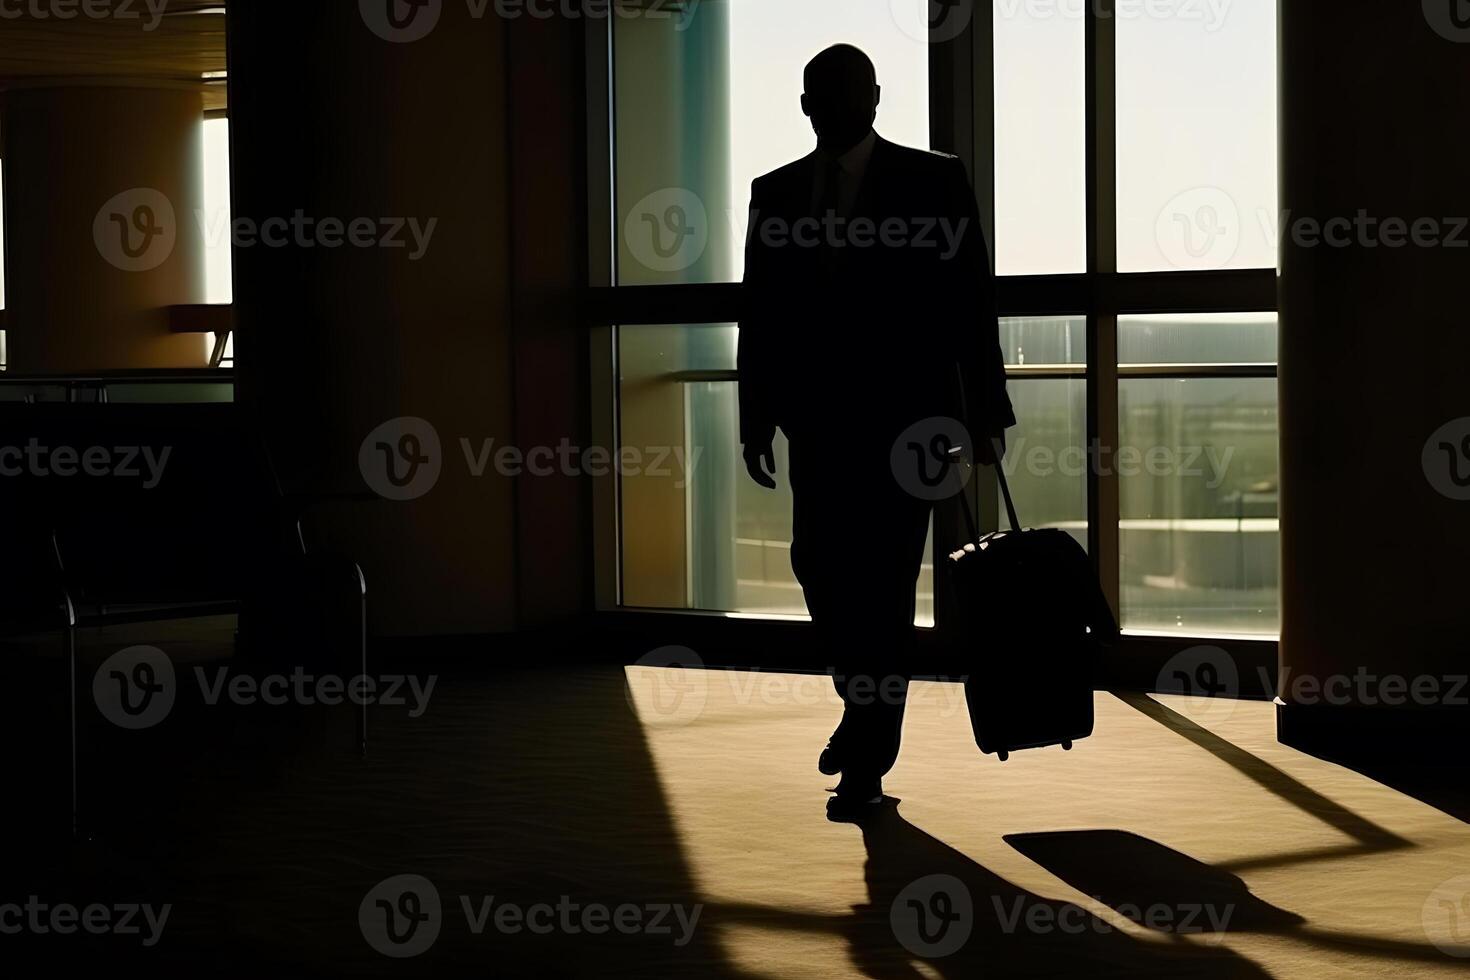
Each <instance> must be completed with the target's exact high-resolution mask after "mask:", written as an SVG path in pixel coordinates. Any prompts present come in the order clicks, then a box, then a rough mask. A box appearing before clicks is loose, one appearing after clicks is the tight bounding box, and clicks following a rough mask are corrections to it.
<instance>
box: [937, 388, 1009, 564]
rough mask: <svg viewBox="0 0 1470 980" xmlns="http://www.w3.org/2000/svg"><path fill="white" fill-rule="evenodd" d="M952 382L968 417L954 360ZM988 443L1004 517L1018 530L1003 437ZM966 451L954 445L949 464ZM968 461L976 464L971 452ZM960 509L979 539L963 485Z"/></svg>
mask: <svg viewBox="0 0 1470 980" xmlns="http://www.w3.org/2000/svg"><path fill="white" fill-rule="evenodd" d="M954 382H955V387H956V391H957V392H958V394H959V400H960V413H961V417H962V418H966V419H968V418H969V417H970V404H969V400H968V398H967V396H966V393H965V376H964V372H963V371H961V370H960V365H959V362H955V366H954ZM970 437H971V438H972V439H973V438H975V434H974V433H973V432H972V433H970ZM990 445H991V448H992V449H993V450H994V453H993V455H994V456H995V476H996V479H998V480H999V481H1000V494H1001V497H1002V498H1004V500H1005V502H1006V517H1008V518H1009V519H1010V522H1011V530H1012V531H1016V532H1020V530H1021V519H1020V518H1019V517H1017V516H1016V502H1015V501H1014V500H1012V499H1011V485H1010V484H1009V483H1007V482H1006V468H1005V443H1004V441H1003V437H1002V438H995V437H992V438H991V440H990ZM968 451H969V450H968V447H965V446H955V447H953V448H952V449H950V451H949V455H950V458H951V465H954V464H955V463H958V462H959V461H960V460H961V459H963V458H964V456H965V454H966V453H967V452H968ZM970 463H971V465H972V466H973V465H978V462H977V461H976V460H975V458H974V456H973V454H971V459H970ZM960 509H961V510H962V511H963V512H964V515H965V526H966V528H967V529H968V530H969V532H970V540H971V541H979V540H980V529H979V528H978V527H977V526H976V525H975V512H974V511H972V510H970V498H969V496H968V495H967V494H966V493H965V488H964V487H961V488H960Z"/></svg>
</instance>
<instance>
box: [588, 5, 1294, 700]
mask: <svg viewBox="0 0 1470 980" xmlns="http://www.w3.org/2000/svg"><path fill="white" fill-rule="evenodd" d="M958 2H963V3H971V4H973V6H974V8H975V16H972V17H971V18H970V19H969V22H968V25H967V26H966V28H965V30H964V31H963V32H962V33H961V34H959V35H958V36H957V37H953V38H949V39H943V40H940V39H931V42H930V45H929V84H930V131H931V145H932V146H933V148H934V149H937V150H943V151H945V152H949V153H953V154H955V155H957V156H959V157H960V158H961V159H962V160H963V161H964V163H965V164H966V166H967V168H968V169H969V171H970V174H971V178H972V181H973V183H974V185H975V186H976V187H977V188H985V187H988V188H991V191H992V192H991V193H990V194H982V195H980V196H981V200H980V202H979V203H980V211H981V220H982V223H983V224H984V226H985V233H986V239H987V241H989V242H991V243H992V246H993V243H994V241H995V235H994V231H995V211H994V181H995V146H994V104H995V82H994V56H993V40H994V39H993V23H992V18H991V16H989V12H990V6H989V4H983V3H978V2H975V0H958ZM1085 7H1086V13H1085V49H1086V50H1085V57H1086V65H1085V95H1084V98H1085V126H1086V133H1085V140H1086V156H1085V172H1086V208H1087V214H1086V235H1087V269H1086V271H1085V272H1080V273H1065V274H1056V275H1022V276H1001V277H997V279H996V294H997V311H996V312H997V315H998V316H1000V317H1029V316H1076V317H1085V318H1086V323H1087V328H1086V349H1087V363H1086V365H1085V366H1084V365H1077V366H1076V367H1075V368H1058V367H1055V366H1042V367H1036V368H1028V367H1016V366H1012V367H1011V368H1009V369H1008V374H1009V376H1010V377H1012V378H1016V379H1021V378H1036V377H1071V378H1078V379H1085V381H1086V384H1087V398H1086V404H1087V420H1086V430H1085V431H1086V436H1087V440H1088V445H1089V446H1112V447H1116V446H1118V441H1119V428H1120V422H1119V418H1118V407H1119V405H1118V401H1119V384H1120V382H1121V381H1123V380H1127V379H1130V378H1139V377H1160V376H1167V377H1170V378H1226V379H1228V378H1275V377H1276V376H1277V369H1276V365H1275V364H1270V365H1262V364H1181V365H1169V366H1167V367H1160V366H1157V365H1134V366H1127V365H1124V366H1120V365H1119V364H1118V358H1117V346H1118V343H1117V342H1118V319H1119V317H1120V316H1129V315H1143V314H1167V313H1173V314H1202V313H1275V312H1277V283H1276V278H1277V274H1276V270H1275V269H1225V270H1210V271H1179V272H1135V273H1120V272H1118V271H1117V234H1118V221H1117V197H1116V166H1117V128H1116V127H1117V117H1116V100H1117V86H1116V75H1115V60H1114V59H1115V55H1116V33H1115V32H1116V24H1117V21H1116V18H1115V17H1114V16H1113V14H1114V0H1093V2H1091V3H1088V4H1086V5H1085ZM586 40H587V44H586V53H587V79H588V103H587V104H588V109H589V111H588V114H587V116H588V119H587V146H588V171H589V181H588V228H589V232H590V233H589V241H588V260H589V266H588V267H589V270H590V272H589V283H588V294H587V297H586V303H585V305H584V311H585V323H586V326H587V328H588V333H589V345H590V352H591V364H592V385H593V392H592V395H593V404H594V406H595V407H594V419H593V432H594V435H595V437H596V439H597V441H598V443H599V444H602V445H607V446H616V445H618V420H617V414H618V413H617V405H616V378H617V376H618V364H617V331H618V329H619V327H618V325H619V324H693V323H724V322H736V321H738V320H739V319H740V285H739V284H738V283H707V284H687V285H668V286H617V285H616V281H617V280H616V274H615V269H614V263H615V256H616V247H615V243H616V234H617V231H616V218H615V214H616V212H615V207H614V206H615V200H614V186H615V185H614V177H615V174H614V172H613V167H614V163H613V160H614V145H613V138H614V134H615V129H616V126H615V118H614V104H613V95H614V93H613V88H612V81H611V80H612V77H613V76H612V69H613V59H614V57H615V50H614V38H613V32H612V24H611V22H610V20H604V21H596V22H589V23H588V25H587V36H586ZM994 261H995V248H994V247H992V248H991V262H992V269H993V268H994ZM731 375H732V380H733V372H731ZM1093 462H1094V464H1095V463H1096V462H1097V461H1096V460H1094V461H1093ZM1104 462H1105V461H1104ZM1115 471H1116V467H1113V466H1100V465H1090V466H1089V467H1088V473H1087V501H1088V504H1087V518H1088V545H1089V553H1090V555H1091V557H1092V561H1093V565H1094V568H1095V570H1096V572H1097V574H1098V579H1099V581H1100V582H1101V584H1102V587H1103V591H1104V593H1105V594H1106V596H1107V598H1108V601H1109V603H1110V604H1111V605H1112V607H1113V610H1114V612H1115V613H1119V612H1121V610H1120V608H1119V606H1120V590H1121V584H1120V552H1119V544H1120V542H1119V517H1120V487H1119V480H1118V476H1117V474H1116V472H1115ZM981 472H982V478H981V479H978V480H976V481H975V485H976V493H977V495H978V504H979V507H980V514H981V515H982V518H983V521H982V523H983V524H984V525H985V526H986V528H987V529H994V527H995V524H994V521H995V517H994V516H993V515H995V514H996V512H997V509H998V508H997V507H996V506H995V502H996V499H997V497H998V491H997V488H996V486H995V480H994V477H993V476H991V477H989V478H988V479H986V478H983V474H985V473H990V472H991V471H989V470H982V471H981ZM593 507H594V522H593V523H594V528H595V537H596V541H595V542H594V553H595V557H594V565H595V567H596V578H597V587H596V596H597V603H598V609H599V611H607V612H611V611H616V610H623V611H632V610H627V607H624V606H622V605H621V598H622V595H621V581H620V579H621V570H620V563H619V561H618V552H619V540H620V535H621V527H620V515H619V502H618V486H617V480H616V479H612V478H607V479H601V480H599V481H598V482H597V485H596V487H595V488H594V503H593ZM948 510H950V509H949V508H937V509H936V514H935V549H936V557H937V556H938V555H942V554H944V553H946V552H947V549H948V547H949V543H950V542H953V541H956V540H957V539H958V533H959V529H958V528H957V527H955V526H953V524H952V522H951V521H950V520H947V519H946V517H947V516H952V515H945V514H944V512H945V511H948ZM937 568H938V563H937V562H936V569H937ZM936 592H938V593H940V594H937V595H936V596H935V600H936V608H935V615H936V620H937V628H936V631H935V632H936V633H938V634H939V635H941V636H942V635H944V634H945V632H946V630H947V628H950V627H951V624H953V623H954V621H955V617H954V616H953V615H952V613H951V612H950V611H948V610H947V609H946V605H947V603H945V602H944V597H943V595H942V592H943V590H936ZM660 615H674V616H678V615H685V616H690V615H692V616H708V615H711V613H710V612H709V611H701V610H669V611H667V612H660ZM716 615H718V614H716ZM1205 640H1208V641H1210V642H1212V643H1216V644H1218V645H1221V646H1224V647H1226V648H1227V649H1229V650H1230V651H1231V652H1232V653H1233V654H1235V655H1236V656H1237V657H1238V658H1240V659H1241V662H1242V663H1247V664H1250V663H1259V664H1261V665H1263V666H1269V667H1271V668H1273V669H1274V663H1275V658H1276V649H1277V641H1276V640H1275V639H1274V638H1271V637H1259V638H1257V637H1245V636H1234V635H1232V636H1223V637H1222V636H1213V635H1209V634H1198V635H1188V634H1175V635H1169V636H1160V635H1156V634H1145V633H1138V634H1131V633H1126V634H1125V635H1124V637H1123V638H1122V640H1121V641H1120V644H1119V647H1118V652H1119V653H1120V654H1122V655H1123V657H1124V659H1125V660H1126V662H1128V664H1129V665H1130V666H1129V668H1128V669H1123V670H1110V671H1109V674H1110V676H1112V677H1114V678H1115V679H1118V680H1120V681H1121V682H1124V683H1132V682H1136V683H1137V684H1139V685H1141V686H1145V687H1147V686H1150V679H1149V677H1148V675H1147V669H1148V664H1150V663H1152V662H1158V663H1162V662H1163V660H1164V659H1166V658H1167V656H1169V655H1171V654H1172V653H1174V652H1177V651H1178V649H1180V648H1181V646H1186V645H1189V644H1191V643H1194V642H1199V641H1205ZM1243 693H1254V694H1257V695H1264V696H1269V690H1266V691H1259V692H1243Z"/></svg>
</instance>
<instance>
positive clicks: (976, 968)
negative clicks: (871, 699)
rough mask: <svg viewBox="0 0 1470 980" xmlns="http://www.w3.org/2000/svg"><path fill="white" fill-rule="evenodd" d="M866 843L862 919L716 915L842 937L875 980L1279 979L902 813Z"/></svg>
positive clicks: (875, 822)
mask: <svg viewBox="0 0 1470 980" xmlns="http://www.w3.org/2000/svg"><path fill="white" fill-rule="evenodd" d="M861 833H862V835H863V843H864V845H865V847H866V848H867V853H868V859H867V864H866V867H865V873H864V877H865V880H866V882H867V888H868V902H867V903H866V904H864V905H860V906H856V907H854V908H853V910H852V913H851V915H847V916H814V915H804V914H799V913H792V912H788V911H785V910H780V909H770V908H762V907H752V906H743V907H742V906H737V907H731V906H723V907H712V908H711V909H710V910H709V915H710V916H711V917H712V918H714V919H718V920H721V921H726V920H743V921H748V922H751V923H755V924H759V925H762V926H765V927H768V928H780V929H790V930H795V931H819V932H827V933H835V934H837V935H839V936H841V937H842V938H843V939H845V940H846V943H847V946H848V950H849V956H850V958H851V961H852V965H853V966H854V967H856V968H857V969H858V970H860V971H861V972H862V973H863V974H864V975H865V976H868V977H872V978H874V980H916V978H919V977H923V976H931V977H932V976H935V975H938V976H941V977H955V978H959V977H965V978H970V977H976V976H1004V977H1059V976H1088V977H1097V976H1101V977H1125V976H1126V977H1168V978H1171V980H1173V978H1180V977H1193V978H1209V980H1224V978H1258V977H1268V976H1270V974H1269V973H1267V972H1266V971H1265V970H1263V969H1261V968H1260V967H1259V966H1257V965H1256V964H1255V963H1253V962H1251V961H1250V960H1248V959H1245V958H1244V957H1242V956H1240V955H1239V954H1237V953H1235V952H1233V951H1231V950H1229V949H1226V948H1225V947H1223V946H1216V945H1209V944H1198V943H1191V942H1185V941H1183V940H1182V939H1180V938H1178V937H1177V936H1167V935H1160V936H1159V937H1157V938H1156V939H1142V938H1138V937H1136V936H1134V935H1131V934H1129V933H1127V932H1124V931H1121V930H1119V929H1117V928H1115V927H1114V926H1113V925H1112V924H1111V923H1109V922H1107V921H1106V920H1103V919H1101V918H1099V917H1097V916H1095V915H1093V914H1092V913H1090V912H1088V911H1087V910H1086V909H1084V908H1082V907H1081V906H1079V905H1076V904H1073V903H1070V902H1058V901H1053V900H1050V899H1047V898H1044V897H1042V896H1040V895H1037V894H1035V893H1034V892H1030V891H1027V890H1026V889H1024V888H1021V887H1019V886H1018V885H1016V884H1014V883H1012V882H1010V881H1007V880H1006V879H1004V878H1001V877H1000V876H999V875H996V874H995V873H993V872H992V871H990V870H989V869H987V868H985V867H984V866H982V865H981V864H979V863H977V862H976V861H974V860H973V859H971V858H970V857H969V856H968V855H966V854H964V853H962V852H961V851H958V850H956V849H955V848H953V847H950V846H949V845H948V844H945V843H944V842H943V841H940V840H938V839H937V838H935V837H933V836H931V835H929V834H927V833H925V832H924V831H922V830H920V829H919V828H917V827H915V826H914V825H912V824H910V823H909V822H908V821H907V820H905V819H904V818H903V817H902V816H900V815H899V813H898V809H897V807H896V806H892V805H889V806H885V807H884V808H882V809H881V810H880V811H879V812H878V813H877V814H875V815H874V816H873V817H872V818H870V819H868V820H865V821H864V822H863V823H862V825H861ZM917 961H923V962H924V963H925V964H926V968H925V969H924V970H922V971H921V970H920V969H919V968H918V967H916V966H915V965H914V964H915V963H916V962H917Z"/></svg>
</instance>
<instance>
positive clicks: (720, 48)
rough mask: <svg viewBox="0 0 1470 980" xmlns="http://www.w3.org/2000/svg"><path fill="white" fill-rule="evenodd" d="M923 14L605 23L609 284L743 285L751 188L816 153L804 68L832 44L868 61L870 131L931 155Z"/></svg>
mask: <svg viewBox="0 0 1470 980" xmlns="http://www.w3.org/2000/svg"><path fill="white" fill-rule="evenodd" d="M663 6H664V7H668V6H669V5H663ZM928 7H929V4H928V0H865V2H861V3H853V2H852V0H801V2H800V3H793V2H791V0H739V2H738V3H702V4H690V5H688V6H687V8H686V9H685V10H684V11H681V12H675V11H672V10H669V9H660V10H658V11H657V15H656V16H655V15H650V16H624V17H616V18H614V19H613V31H614V44H613V59H614V79H613V84H614V103H615V116H614V118H615V119H616V127H617V129H616V133H615V136H614V144H615V148H616V152H615V159H614V162H615V167H616V175H617V176H616V193H617V215H616V218H617V231H618V274H617V281H618V282H619V283H620V284H623V285H644V284H661V283H677V282H724V281H731V280H738V279H739V278H740V277H741V276H742V275H743V273H744V252H743V244H744V241H745V226H746V222H747V211H748V208H749V206H750V183H751V181H752V180H754V179H755V178H756V177H758V176H760V175H762V174H764V173H767V172H769V171H771V170H774V169H775V168H777V167H779V166H781V165H782V164H785V163H789V162H791V161H792V160H796V159H799V158H800V157H803V156H805V155H806V154H808V153H810V152H811V151H812V149H813V147H814V146H815V145H816V137H815V136H814V135H813V134H812V128H811V124H810V123H809V122H808V120H807V118H806V117H805V116H804V115H803V114H802V111H801V92H802V69H803V68H804V67H805V66H806V63H807V62H808V61H810V60H811V58H812V56H813V55H815V54H816V53H817V52H818V51H820V50H822V49H823V48H825V47H828V46H829V45H832V44H836V43H839V42H846V43H849V44H855V45H857V46H858V47H860V48H862V49H863V50H864V51H866V52H867V53H868V55H869V57H871V58H872V59H873V63H874V65H875V66H876V67H877V71H878V82H879V84H880V85H881V86H882V87H883V100H882V104H881V105H880V106H879V107H878V120H877V129H878V132H879V133H881V134H882V135H883V136H884V137H885V138H887V139H890V140H893V141H894V142H897V143H904V144H907V145H910V146H921V147H927V146H928V145H929V72H928V64H929V62H928V47H927V44H926V43H925V41H924V38H925V31H926V28H925V26H924V25H925V24H926V19H927V16H928Z"/></svg>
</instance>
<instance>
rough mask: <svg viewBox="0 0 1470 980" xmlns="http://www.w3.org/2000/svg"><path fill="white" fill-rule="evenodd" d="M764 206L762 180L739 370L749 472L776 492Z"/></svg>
mask: <svg viewBox="0 0 1470 980" xmlns="http://www.w3.org/2000/svg"><path fill="white" fill-rule="evenodd" d="M762 203H763V202H762V199H761V192H760V181H756V182H754V183H753V184H751V188H750V224H749V226H748V230H747V233H746V242H745V282H744V285H743V287H742V290H741V292H742V297H743V301H744V311H743V312H742V314H741V320H740V328H739V332H740V336H739V342H738V348H737V353H736V355H735V369H736V373H737V375H738V378H739V380H738V383H737V385H736V388H737V392H738V393H737V397H738V399H739V402H740V443H741V445H742V447H743V451H742V455H743V456H744V458H745V469H746V472H748V473H749V474H750V478H751V479H752V480H754V481H755V482H756V483H759V484H760V485H761V486H763V487H766V488H767V489H771V490H774V489H775V488H776V481H775V479H774V476H775V473H776V454H775V450H774V449H773V448H772V444H773V443H774V442H775V439H776V418H775V410H774V405H773V401H774V395H775V381H774V373H775V361H774V358H775V357H776V351H775V345H774V338H773V337H771V336H770V333H771V327H770V304H771V298H770V292H769V283H770V269H769V264H768V263H769V261H770V257H769V255H768V251H769V250H768V249H767V248H766V247H765V246H764V245H763V244H762V236H761V234H760V228H759V226H758V222H759V220H760V213H761V205H762Z"/></svg>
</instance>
